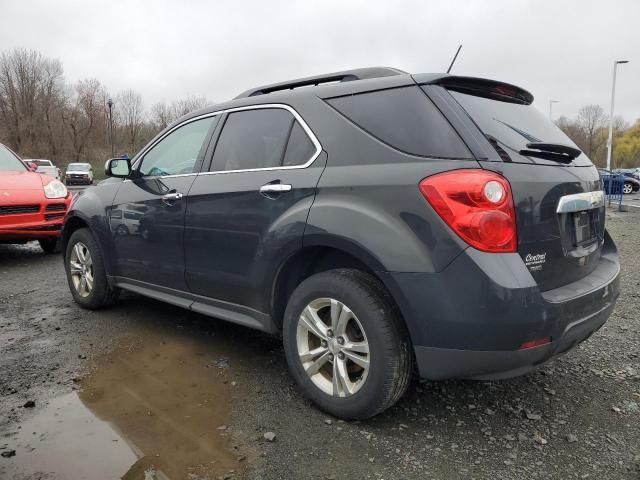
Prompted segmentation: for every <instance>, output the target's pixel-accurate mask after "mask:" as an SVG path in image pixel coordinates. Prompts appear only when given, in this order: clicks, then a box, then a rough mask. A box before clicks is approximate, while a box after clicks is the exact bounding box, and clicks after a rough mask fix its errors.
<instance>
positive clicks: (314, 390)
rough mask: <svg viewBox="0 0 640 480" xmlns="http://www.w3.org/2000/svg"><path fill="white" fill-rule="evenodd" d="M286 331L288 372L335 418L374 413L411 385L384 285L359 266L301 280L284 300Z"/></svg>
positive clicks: (405, 344)
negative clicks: (354, 268)
mask: <svg viewBox="0 0 640 480" xmlns="http://www.w3.org/2000/svg"><path fill="white" fill-rule="evenodd" d="M283 337H284V348H285V353H286V357H287V363H288V365H289V370H290V371H291V374H292V376H293V377H294V379H295V380H296V382H297V383H298V385H299V386H300V387H301V388H302V390H303V391H304V393H305V394H306V395H307V396H308V397H309V398H310V399H311V400H312V401H313V402H314V403H315V404H316V405H317V406H318V407H319V408H320V409H321V410H323V411H325V412H327V413H329V414H331V415H333V416H335V417H338V418H342V419H344V420H361V419H366V418H370V417H373V416H374V415H377V414H378V413H380V412H382V411H384V410H386V409H387V408H389V407H390V406H392V405H393V404H394V403H396V402H397V401H398V400H399V399H400V397H401V396H402V395H403V394H404V392H405V391H406V389H407V387H408V385H409V383H410V379H411V374H412V370H413V354H412V351H411V345H410V341H409V336H408V333H407V330H406V327H405V325H404V323H403V321H402V318H401V316H400V313H399V312H398V310H397V308H396V307H395V304H394V303H393V301H392V299H391V297H390V296H389V294H388V293H387V292H386V290H385V289H384V287H383V286H382V284H380V282H379V281H378V280H377V279H376V278H374V277H373V276H371V275H369V274H367V273H364V272H362V271H359V270H353V269H338V270H330V271H327V272H322V273H319V274H316V275H313V276H311V277H309V278H307V279H306V280H305V281H304V282H302V283H301V284H300V285H299V286H298V287H297V288H296V290H295V291H294V292H293V294H292V295H291V298H290V299H289V303H288V305H287V308H286V311H285V315H284V324H283Z"/></svg>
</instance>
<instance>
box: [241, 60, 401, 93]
mask: <svg viewBox="0 0 640 480" xmlns="http://www.w3.org/2000/svg"><path fill="white" fill-rule="evenodd" d="M406 73H407V72H404V71H402V70H399V69H397V68H391V67H370V68H356V69H354V70H344V71H342V72H335V73H325V74H324V75H316V76H313V77H306V78H299V79H297V80H289V81H286V82H279V83H272V84H271V85H264V86H262V87H257V88H252V89H250V90H247V91H246V92H242V93H241V94H240V95H238V96H237V97H236V98H246V97H255V96H256V95H266V94H267V93H271V92H277V91H280V90H293V89H294V88H298V87H306V86H311V85H319V84H321V83H330V82H350V81H353V80H364V79H366V78H378V77H390V76H392V75H405V74H406Z"/></svg>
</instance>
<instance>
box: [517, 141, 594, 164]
mask: <svg viewBox="0 0 640 480" xmlns="http://www.w3.org/2000/svg"><path fill="white" fill-rule="evenodd" d="M581 153H582V151H581V150H579V149H577V148H575V147H570V146H569V145H562V144H559V143H545V142H531V143H527V149H526V150H520V155H526V156H528V157H536V158H543V159H545V160H552V161H554V162H559V163H571V162H572V161H573V159H575V158H577V157H578V156H579V155H580V154H581Z"/></svg>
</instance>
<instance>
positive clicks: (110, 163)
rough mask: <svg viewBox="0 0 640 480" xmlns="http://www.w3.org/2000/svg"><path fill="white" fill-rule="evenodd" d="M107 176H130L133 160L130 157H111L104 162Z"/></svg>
mask: <svg viewBox="0 0 640 480" xmlns="http://www.w3.org/2000/svg"><path fill="white" fill-rule="evenodd" d="M104 173H105V175H106V176H107V177H116V178H128V177H129V176H130V175H131V160H129V159H128V158H110V159H109V160H107V162H106V163H105V164H104Z"/></svg>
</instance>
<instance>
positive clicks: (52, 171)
mask: <svg viewBox="0 0 640 480" xmlns="http://www.w3.org/2000/svg"><path fill="white" fill-rule="evenodd" d="M25 162H29V163H32V164H35V165H37V168H36V172H38V173H44V174H45V175H49V176H50V177H53V178H55V179H56V180H60V179H61V178H62V176H61V174H60V169H59V168H58V167H56V166H55V165H54V164H53V162H52V161H51V160H45V159H42V158H27V159H26V160H25Z"/></svg>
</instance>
